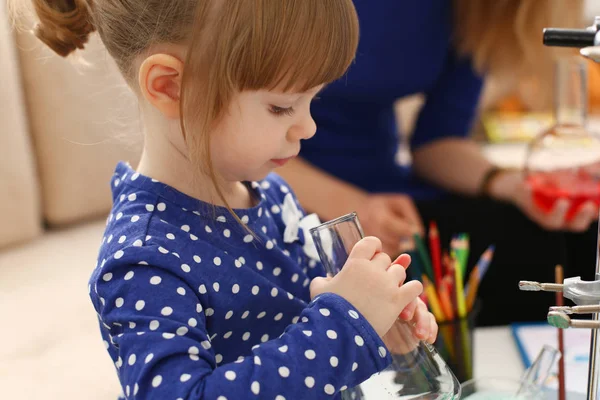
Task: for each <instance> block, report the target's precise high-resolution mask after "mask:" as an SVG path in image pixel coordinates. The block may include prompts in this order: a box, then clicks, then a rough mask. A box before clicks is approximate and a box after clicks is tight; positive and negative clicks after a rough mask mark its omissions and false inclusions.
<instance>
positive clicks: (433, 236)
mask: <svg viewBox="0 0 600 400" xmlns="http://www.w3.org/2000/svg"><path fill="white" fill-rule="evenodd" d="M429 251H430V252H431V263H432V264H433V276H434V279H435V285H436V286H437V287H439V286H440V285H441V283H442V254H441V247H440V233H439V231H438V227H437V224H436V223H435V221H431V222H430V223H429Z"/></svg>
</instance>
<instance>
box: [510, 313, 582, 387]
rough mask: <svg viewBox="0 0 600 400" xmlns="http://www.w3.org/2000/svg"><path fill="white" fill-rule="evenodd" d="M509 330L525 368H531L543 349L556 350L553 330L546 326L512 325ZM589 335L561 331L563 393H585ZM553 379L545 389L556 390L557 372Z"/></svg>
mask: <svg viewBox="0 0 600 400" xmlns="http://www.w3.org/2000/svg"><path fill="white" fill-rule="evenodd" d="M511 330H512V335H513V338H514V340H515V343H516V345H517V348H518V349H519V352H520V354H521V359H522V361H523V365H524V367H525V368H528V367H529V366H530V365H531V363H532V362H533V360H534V359H535V357H536V356H537V355H538V353H539V352H540V350H541V349H542V347H543V346H544V345H549V346H552V347H554V348H556V349H558V333H557V329H556V328H554V327H552V326H550V325H548V323H547V322H539V323H517V324H512V325H511ZM590 334H591V331H590V330H589V329H565V331H564V340H565V344H564V345H565V354H564V357H565V380H566V386H567V391H570V392H578V393H585V392H586V390H587V377H588V362H589V351H590ZM554 375H555V376H554V377H552V378H551V379H550V381H549V383H548V386H549V387H553V388H556V387H557V383H558V381H557V379H556V375H557V371H555V373H554Z"/></svg>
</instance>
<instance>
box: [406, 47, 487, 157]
mask: <svg viewBox="0 0 600 400" xmlns="http://www.w3.org/2000/svg"><path fill="white" fill-rule="evenodd" d="M448 52H449V54H448V57H447V60H446V62H445V65H444V70H443V72H442V74H441V75H440V77H439V78H438V80H437V82H436V83H435V84H434V85H433V87H432V88H431V89H430V90H428V91H427V93H426V98H427V99H426V101H425V104H424V105H423V108H422V109H421V112H420V113H419V117H418V120H417V123H416V126H415V131H414V133H413V135H412V141H411V145H412V148H413V149H416V148H418V147H419V146H422V145H424V144H426V143H429V142H432V141H434V140H436V139H440V138H444V137H457V136H458V137H465V136H467V135H468V133H469V131H470V127H471V124H472V122H473V118H474V117H475V113H476V111H477V105H478V102H479V96H480V94H481V89H482V86H483V78H482V77H481V76H479V75H478V74H477V73H476V72H475V71H474V69H473V66H472V63H471V59H470V58H468V57H458V56H456V55H455V51H454V50H453V49H450V50H449V51H448Z"/></svg>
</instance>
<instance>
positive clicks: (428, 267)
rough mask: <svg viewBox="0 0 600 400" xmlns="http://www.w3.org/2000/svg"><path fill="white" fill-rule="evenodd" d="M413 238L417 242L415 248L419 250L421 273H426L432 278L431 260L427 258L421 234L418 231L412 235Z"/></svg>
mask: <svg viewBox="0 0 600 400" xmlns="http://www.w3.org/2000/svg"><path fill="white" fill-rule="evenodd" d="M413 239H414V240H415V243H416V244H417V250H419V255H420V256H421V261H423V271H422V272H423V273H425V274H427V277H428V278H429V279H434V278H433V267H432V266H431V260H430V259H429V255H428V254H427V248H426V247H425V243H424V242H423V239H421V236H419V234H418V233H415V234H414V235H413Z"/></svg>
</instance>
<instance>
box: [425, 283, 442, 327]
mask: <svg viewBox="0 0 600 400" xmlns="http://www.w3.org/2000/svg"><path fill="white" fill-rule="evenodd" d="M423 292H424V293H425V294H426V295H427V302H428V303H429V304H428V305H429V309H430V310H431V312H432V313H433V316H434V317H435V319H436V320H437V321H438V322H444V321H445V320H446V316H445V315H444V312H443V311H442V307H441V305H440V300H439V299H438V296H437V293H436V292H435V286H433V284H432V283H431V281H430V280H429V278H428V277H427V275H425V274H423Z"/></svg>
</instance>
